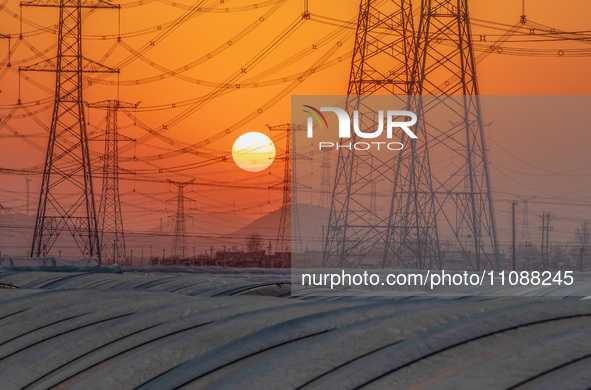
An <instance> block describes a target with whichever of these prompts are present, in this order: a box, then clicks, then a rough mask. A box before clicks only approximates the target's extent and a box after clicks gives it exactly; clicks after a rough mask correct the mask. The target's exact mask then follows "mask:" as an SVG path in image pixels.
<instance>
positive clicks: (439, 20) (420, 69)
mask: <svg viewBox="0 0 591 390" xmlns="http://www.w3.org/2000/svg"><path fill="white" fill-rule="evenodd" d="M414 64H415V66H416V71H415V72H413V74H414V75H415V76H416V80H415V81H414V82H413V83H412V85H413V89H412V90H411V94H412V95H414V96H417V95H422V96H420V97H418V98H414V99H412V100H413V101H412V103H411V110H413V111H414V112H415V113H416V114H417V116H418V117H419V121H418V122H417V124H416V126H415V127H414V129H415V132H416V133H417V136H418V137H419V138H418V140H413V141H412V142H411V143H412V148H409V149H407V150H408V151H407V152H403V154H402V155H401V159H402V160H406V161H408V166H407V167H406V169H400V170H399V171H397V178H396V180H397V182H398V183H400V184H399V186H398V187H396V188H395V193H394V196H393V206H394V207H393V208H392V211H391V215H392V216H393V218H394V222H393V223H392V224H390V233H389V234H388V235H387V238H388V240H389V241H388V244H387V245H386V249H385V251H384V265H386V266H387V265H394V266H406V267H418V268H423V267H433V266H435V267H442V264H441V258H440V247H439V240H440V239H442V238H443V237H445V238H446V240H449V241H450V242H453V243H454V244H455V247H456V248H457V249H459V250H460V251H461V252H462V253H463V254H464V257H465V258H466V259H468V261H469V262H470V265H471V267H472V268H473V269H474V270H480V269H481V268H482V267H483V266H484V267H492V268H498V267H499V266H500V264H499V252H498V243H497V236H496V234H497V233H496V226H495V219H494V210H493V202H492V194H491V184H490V176H489V168H488V160H487V153H486V145H485V138H484V130H483V121H482V111H481V106H480V98H479V96H478V82H477V78H476V66H475V60H474V50H473V46H472V38H471V32H470V19H469V13H468V4H467V0H423V1H422V3H421V15H420V23H419V27H418V30H417V50H416V57H415V61H414ZM426 95H436V96H434V97H433V98H430V99H429V98H426V97H425V96H426ZM440 95H458V96H457V97H456V98H454V97H442V96H440ZM435 111H436V112H437V113H438V114H437V115H438V116H442V117H444V118H445V119H446V120H447V121H448V123H449V124H448V125H441V124H438V125H434V124H433V123H429V121H430V117H429V115H428V114H427V113H428V112H435ZM408 154H410V156H408ZM434 154H435V155H437V156H438V158H442V157H446V158H451V161H453V164H452V166H451V168H444V167H434V166H433V165H431V164H430V162H429V161H430V160H429V159H430V156H433V155H434ZM409 157H410V158H409ZM436 168H437V169H436ZM397 199H399V200H400V201H397Z"/></svg>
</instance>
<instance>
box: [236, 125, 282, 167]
mask: <svg viewBox="0 0 591 390" xmlns="http://www.w3.org/2000/svg"><path fill="white" fill-rule="evenodd" d="M232 157H233V158H234V162H235V163H236V165H238V167H239V168H241V169H244V170H245V171H248V172H260V171H262V170H264V169H266V168H268V167H269V165H271V164H272V163H273V160H274V159H275V145H274V144H273V141H271V139H270V138H269V137H267V136H266V135H265V134H262V133H258V132H250V133H246V134H243V135H241V136H240V137H238V139H237V140H236V141H235V142H234V145H233V146H232Z"/></svg>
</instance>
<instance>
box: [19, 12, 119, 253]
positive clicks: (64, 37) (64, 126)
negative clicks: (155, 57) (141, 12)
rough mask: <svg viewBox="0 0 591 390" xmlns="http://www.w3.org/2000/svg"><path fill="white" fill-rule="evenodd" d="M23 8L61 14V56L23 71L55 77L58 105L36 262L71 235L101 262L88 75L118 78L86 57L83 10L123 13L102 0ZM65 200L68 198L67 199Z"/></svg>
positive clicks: (35, 247)
mask: <svg viewBox="0 0 591 390" xmlns="http://www.w3.org/2000/svg"><path fill="white" fill-rule="evenodd" d="M21 5H22V6H37V7H53V8H58V9H59V21H58V24H57V26H58V27H57V30H58V31H57V32H58V45H57V56H56V57H55V58H53V59H50V60H46V61H42V62H39V63H37V64H34V65H31V66H26V67H22V68H20V69H19V70H20V71H45V72H55V75H56V82H55V102H54V107H53V116H52V119H51V126H50V128H49V142H48V146H47V154H46V157H45V169H44V172H43V179H42V184H41V194H40V197H39V205H38V208H37V220H36V223H35V232H34V235H33V243H32V245H31V256H45V255H47V254H48V253H49V252H50V251H51V249H52V247H53V245H54V244H55V243H56V241H57V240H58V238H59V236H60V234H61V233H62V232H63V231H64V230H66V231H68V232H69V233H70V234H71V235H72V237H73V239H74V241H75V243H76V245H77V247H78V248H79V249H80V251H81V252H82V255H83V256H96V257H97V258H98V259H99V261H100V259H101V254H100V237H99V232H98V224H97V218H96V210H95V203H94V191H93V185H92V174H91V167H90V156H89V151H88V137H87V133H86V122H85V120H84V104H83V103H84V101H83V97H82V76H83V73H84V72H93V73H98V72H101V73H102V72H106V73H116V72H118V71H117V70H115V69H111V68H108V67H105V66H103V65H100V64H98V63H96V62H94V61H92V60H89V59H87V58H85V57H84V56H83V55H82V19H81V16H82V9H85V8H91V9H99V8H111V9H112V8H119V6H116V5H112V4H109V3H106V2H103V1H100V0H88V1H82V0H34V1H31V2H23V3H21ZM61 194H68V197H67V198H66V199H64V198H60V196H61Z"/></svg>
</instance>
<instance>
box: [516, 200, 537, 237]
mask: <svg viewBox="0 0 591 390" xmlns="http://www.w3.org/2000/svg"><path fill="white" fill-rule="evenodd" d="M535 198H536V197H535V196H530V197H529V198H522V197H518V199H519V200H520V201H521V204H522V205H523V215H522V217H521V236H520V239H521V242H523V243H529V242H530V237H529V210H528V206H529V201H530V200H533V199H535Z"/></svg>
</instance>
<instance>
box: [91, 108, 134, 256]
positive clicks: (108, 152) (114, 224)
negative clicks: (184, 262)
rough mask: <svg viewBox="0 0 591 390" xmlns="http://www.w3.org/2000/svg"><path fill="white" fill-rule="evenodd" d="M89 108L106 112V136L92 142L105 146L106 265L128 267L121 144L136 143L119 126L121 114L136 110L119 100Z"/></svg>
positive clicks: (102, 222) (102, 227)
mask: <svg viewBox="0 0 591 390" xmlns="http://www.w3.org/2000/svg"><path fill="white" fill-rule="evenodd" d="M88 107H89V108H100V109H106V111H107V114H106V125H105V134H104V135H101V136H98V137H95V138H92V140H101V141H104V143H105V152H104V154H103V157H102V159H103V167H102V174H103V186H102V189H101V199H100V203H99V208H98V226H99V236H100V240H101V256H102V259H103V261H110V262H112V263H117V264H127V259H128V257H127V252H126V250H125V233H124V229H123V216H122V212H121V200H120V196H119V173H121V172H122V169H121V168H120V167H119V141H133V139H131V138H129V137H125V136H123V135H121V134H119V130H118V126H117V112H118V111H119V108H121V107H127V108H135V107H136V105H135V104H132V103H126V102H120V101H118V100H105V101H102V102H96V103H89V104H88Z"/></svg>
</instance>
